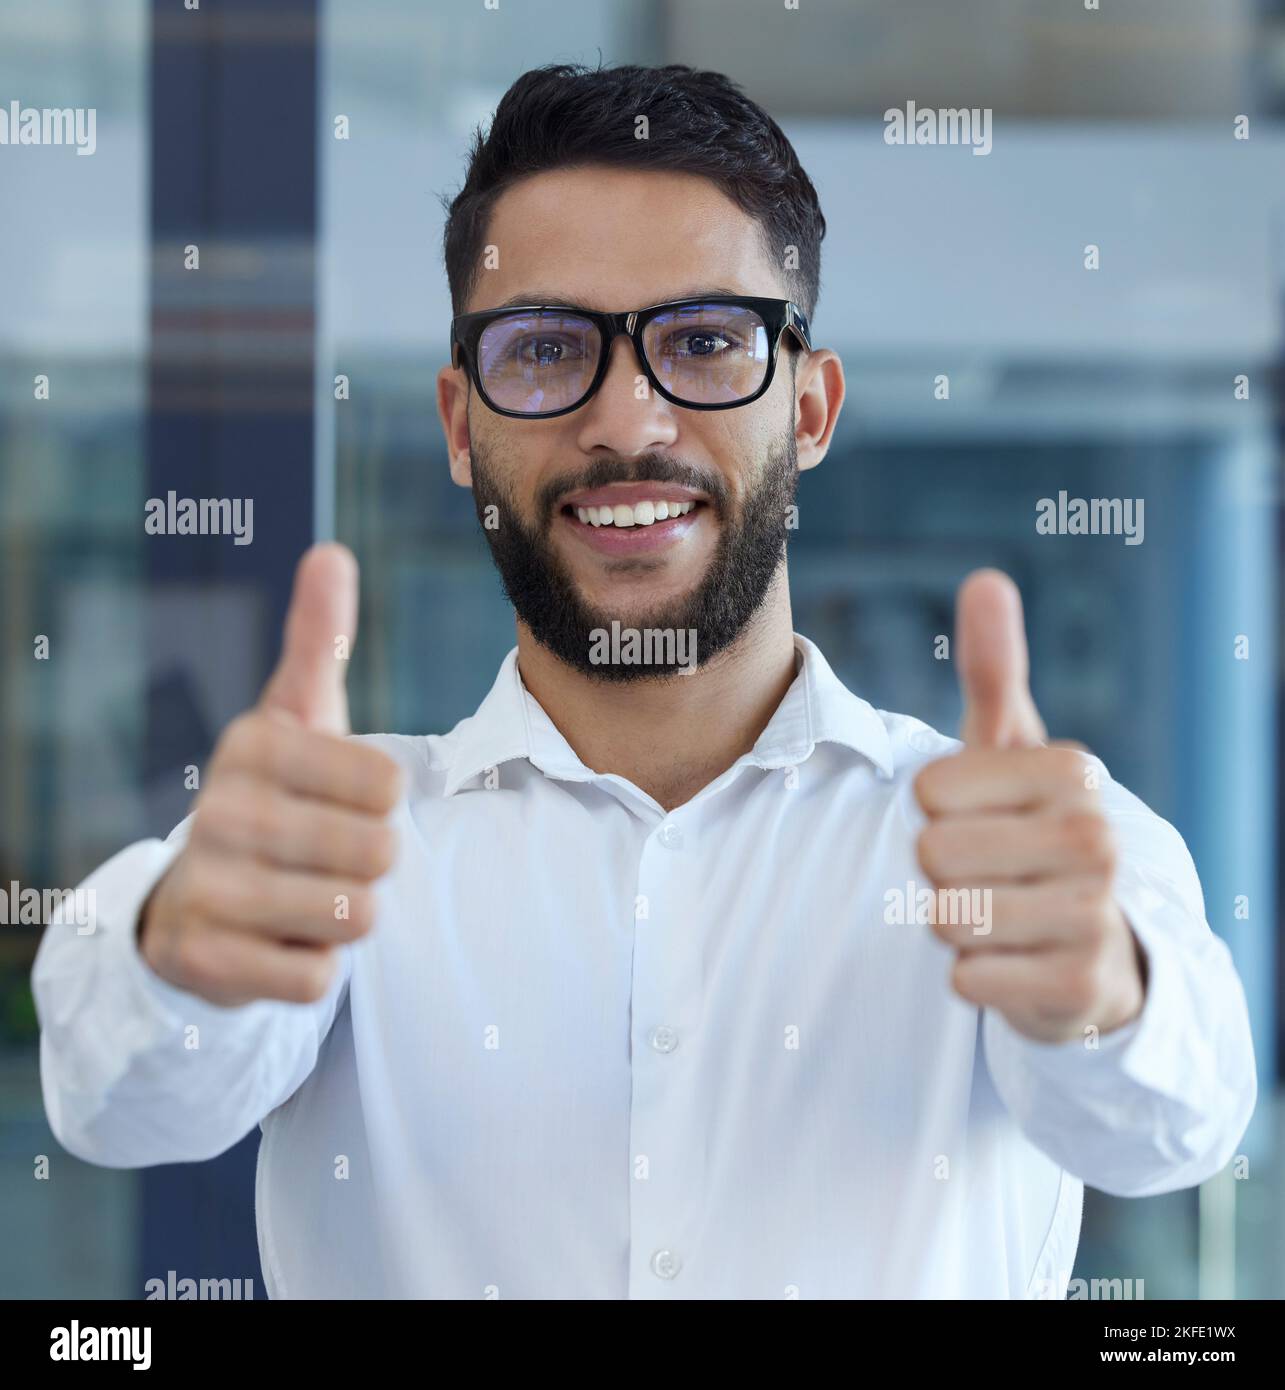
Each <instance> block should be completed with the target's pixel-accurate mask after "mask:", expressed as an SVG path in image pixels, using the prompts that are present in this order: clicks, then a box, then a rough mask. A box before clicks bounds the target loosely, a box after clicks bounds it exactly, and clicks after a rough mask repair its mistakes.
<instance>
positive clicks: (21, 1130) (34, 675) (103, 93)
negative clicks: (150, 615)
mask: <svg viewBox="0 0 1285 1390" xmlns="http://www.w3.org/2000/svg"><path fill="white" fill-rule="evenodd" d="M148 17H149V16H148V6H147V5H146V4H144V3H143V0H119V2H118V3H113V4H111V5H102V4H99V3H96V0H48V3H46V4H42V5H6V6H3V7H0V93H3V95H4V99H5V105H6V110H8V108H9V103H10V101H11V100H16V101H18V102H20V104H21V106H22V107H23V108H31V107H34V108H53V109H57V110H63V109H71V110H74V111H79V112H81V113H84V114H82V116H81V123H80V126H79V127H78V131H79V133H80V134H81V135H83V136H84V137H85V138H84V139H83V140H82V141H81V143H80V144H79V145H76V144H70V145H69V144H61V145H51V144H40V145H25V146H24V145H16V144H13V143H10V144H7V145H4V146H0V607H2V611H3V615H4V622H3V628H2V632H0V643H2V644H3V653H2V657H0V767H3V770H4V776H3V777H0V884H3V885H4V888H5V891H6V894H8V893H9V892H10V885H11V884H12V883H18V884H20V885H22V886H24V887H27V886H31V887H41V888H44V887H50V886H57V887H61V888H70V887H72V886H74V885H75V884H76V883H77V882H78V881H79V880H80V879H81V878H82V877H84V875H85V874H86V873H88V872H89V871H90V870H91V869H92V868H93V867H94V866H95V865H96V864H98V863H100V862H101V861H102V860H104V859H106V858H107V857H109V856H110V855H111V854H113V853H115V851H116V850H117V849H119V848H120V847H121V846H122V845H123V844H124V843H125V842H126V841H127V840H130V839H135V838H138V836H139V835H141V834H142V833H144V830H143V826H144V816H143V810H142V796H141V775H140V768H141V765H142V764H141V759H140V757H139V753H140V750H141V747H142V744H143V740H144V733H145V729H144V723H145V713H146V711H145V708H144V699H143V690H144V676H143V672H144V662H143V654H142V649H141V648H142V640H143V639H142V633H143V608H144V603H145V595H144V590H143V587H142V584H141V576H142V569H143V548H142V543H143V534H142V528H141V525H140V524H139V518H140V517H141V515H142V507H143V497H144V495H145V494H144V490H143V489H144V483H145V475H146V455H145V449H144V439H145V434H146V429H145V425H146V415H145V407H146V395H147V362H146V342H147V109H148V72H147V44H148ZM88 113H92V123H91V117H90V115H89V114H88ZM91 136H92V139H91V138H90V137H91ZM81 149H83V150H85V151H86V153H85V154H83V155H82V154H81V153H79V151H80V150H81ZM42 639H43V640H42ZM38 936H39V928H38V927H36V926H22V925H16V926H15V925H6V926H3V927H0V1229H2V1230H3V1231H4V1233H5V1234H4V1239H2V1240H0V1294H3V1295H5V1296H16V1297H35V1296H42V1295H43V1296H62V1295H71V1294H76V1295H82V1296H90V1297H100V1296H104V1295H112V1294H115V1295H118V1296H126V1295H127V1294H128V1293H129V1292H130V1291H131V1289H132V1284H133V1263H134V1248H135V1243H136V1230H137V1224H138V1202H137V1188H138V1178H137V1175H136V1174H133V1173H122V1172H113V1171H110V1170H107V1169H100V1168H92V1167H90V1166H89V1165H87V1164H83V1163H80V1162H79V1161H78V1160H76V1159H73V1158H71V1157H70V1156H69V1155H68V1154H66V1153H64V1152H63V1151H62V1150H61V1149H60V1148H59V1147H58V1146H57V1144H56V1142H55V1141H54V1140H53V1138H52V1136H51V1135H50V1134H49V1130H48V1127H47V1125H46V1123H45V1117H44V1110H43V1106H42V1104H41V1099H40V1088H39V1078H38V1073H37V1070H36V1038H37V1034H36V1020H35V1013H34V1009H33V1007H32V1002H31V994H30V990H29V988H28V981H29V977H30V971H31V961H32V957H33V955H34V953H35V946H36V941H37V939H38ZM41 1154H44V1155H47V1156H48V1161H49V1177H48V1179H47V1180H40V1179H38V1178H37V1167H38V1156H39V1155H41Z"/></svg>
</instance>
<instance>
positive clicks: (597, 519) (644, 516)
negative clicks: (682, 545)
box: [562, 500, 703, 530]
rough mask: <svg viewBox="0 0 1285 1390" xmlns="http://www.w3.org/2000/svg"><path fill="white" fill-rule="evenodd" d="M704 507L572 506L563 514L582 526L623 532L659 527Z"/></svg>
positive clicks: (675, 504)
mask: <svg viewBox="0 0 1285 1390" xmlns="http://www.w3.org/2000/svg"><path fill="white" fill-rule="evenodd" d="M702 505H703V504H702V503H700V502H697V501H687V502H666V501H664V500H657V501H654V502H653V501H647V500H644V501H641V502H634V503H629V502H617V503H616V504H615V505H614V506H594V507H579V506H574V505H571V504H568V505H567V506H565V507H563V509H562V514H563V516H567V517H574V518H575V519H576V520H577V521H578V522H579V523H580V524H581V525H582V526H593V527H602V526H615V527H618V528H620V529H622V530H624V529H626V528H628V527H630V526H655V525H657V524H658V523H659V522H664V521H672V520H675V519H676V518H678V517H680V516H686V515H687V514H688V512H690V511H693V510H694V509H695V508H697V507H700V506H702Z"/></svg>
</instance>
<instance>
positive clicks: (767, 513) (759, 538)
mask: <svg viewBox="0 0 1285 1390" xmlns="http://www.w3.org/2000/svg"><path fill="white" fill-rule="evenodd" d="M785 439H786V442H785V444H784V446H783V447H781V448H779V449H776V450H772V451H770V452H769V454H768V457H767V458H766V460H765V462H764V465H763V469H762V472H761V475H760V477H759V480H758V482H757V483H756V484H755V486H754V489H753V491H752V492H751V493H750V494H749V495H748V496H747V497H746V499H745V502H744V505H743V507H742V508H741V512H740V515H739V516H737V517H731V516H729V515H728V511H729V506H730V503H729V498H728V495H727V488H726V484H724V483H723V480H722V478H721V477H719V476H717V475H715V474H705V473H701V472H697V471H696V470H695V469H692V468H690V467H688V466H686V465H684V464H681V463H677V462H675V461H674V460H673V459H671V458H669V457H668V456H666V455H645V456H643V457H640V458H638V459H635V460H633V461H632V462H626V461H625V460H623V459H599V460H597V461H595V462H594V463H593V464H591V465H590V466H589V467H588V468H587V469H585V470H584V471H583V472H581V473H577V474H575V475H574V476H570V475H568V476H565V477H558V478H554V479H550V480H549V482H548V483H546V484H545V486H544V487H543V488H541V490H540V494H539V495H538V496H537V498H536V502H535V511H536V517H535V520H536V525H535V526H534V527H531V526H529V525H528V524H527V523H526V521H525V520H524V518H523V516H522V513H521V509H520V508H519V506H518V505H517V502H516V499H515V497H514V494H513V490H512V488H511V487H510V486H509V485H508V481H507V479H506V478H504V477H503V476H502V470H500V469H497V468H493V467H492V466H491V465H492V460H491V456H490V454H489V452H488V451H487V450H486V449H484V448H479V447H478V446H477V444H476V443H475V444H474V445H473V447H472V451H471V452H472V463H473V501H474V505H475V506H476V508H477V514H478V519H479V520H480V521H481V522H482V534H483V535H484V536H485V537H486V541H487V544H488V545H489V546H490V547H491V557H492V559H493V560H494V561H495V567H496V569H498V570H499V572H500V579H501V581H502V582H503V584H504V591H505V593H506V594H507V595H508V597H509V602H510V603H512V605H513V607H514V609H515V610H516V612H517V615H518V617H519V618H520V619H521V620H522V622H524V623H525V624H526V626H527V627H528V628H529V629H530V631H531V634H532V636H533V637H534V638H535V639H536V641H537V642H539V643H540V644H541V646H543V647H546V648H547V649H548V650H549V651H550V652H552V653H553V655H554V656H556V657H557V658H558V659H559V660H560V661H563V662H565V663H566V664H567V665H568V666H570V667H572V668H573V669H574V670H576V671H579V672H581V673H582V674H584V675H586V676H592V677H594V678H596V679H598V680H603V681H635V680H643V679H657V678H661V677H668V676H673V675H676V674H677V673H678V672H679V671H682V670H686V669H687V668H686V666H685V665H684V664H683V663H682V662H680V661H677V660H676V661H668V662H667V661H664V660H655V661H651V662H647V661H637V662H608V663H601V664H598V663H595V662H594V661H593V660H591V652H592V651H593V650H594V647H595V636H594V634H595V632H597V633H602V632H603V631H610V629H611V624H612V622H613V620H614V621H616V622H618V623H620V624H621V626H622V627H626V626H628V627H632V628H635V629H642V628H650V629H659V630H662V631H665V630H668V631H670V632H675V633H677V632H688V631H690V632H694V633H695V635H696V637H695V654H696V658H697V660H698V661H699V662H702V663H703V662H706V661H708V660H709V659H710V658H711V657H712V656H715V655H716V654H717V653H719V652H721V651H723V650H725V649H726V648H727V647H729V646H731V644H732V643H733V642H735V641H736V639H737V638H738V637H739V636H740V635H741V633H742V632H743V631H744V630H745V628H746V626H747V625H748V624H749V622H750V620H751V619H752V618H753V617H754V615H755V614H756V613H757V612H758V611H759V609H760V608H761V607H762V606H763V601H764V599H765V598H766V596H767V592H768V589H769V588H770V586H771V583H772V579H773V577H774V576H775V574H776V571H777V568H778V566H779V565H780V562H781V557H782V556H783V555H784V553H785V543H786V537H787V532H788V509H789V508H790V507H791V506H792V504H793V502H794V498H795V493H796V490H797V487H798V466H797V457H798V456H797V452H796V449H795V442H794V434H793V432H792V431H789V432H787V434H786V437H785ZM641 481H651V482H672V483H678V484H679V485H681V486H687V487H694V488H698V489H700V490H701V491H703V492H705V493H707V494H708V496H709V498H710V502H709V505H710V508H711V510H712V511H713V512H714V513H715V515H716V516H717V517H718V519H719V521H720V522H721V527H720V532H719V539H718V546H717V548H716V550H715V552H714V555H713V557H712V558H711V560H710V563H709V567H708V568H707V569H706V571H705V574H704V576H703V577H702V578H701V579H700V581H699V582H698V583H697V585H696V587H695V588H694V589H693V590H692V591H691V592H690V593H689V594H686V595H684V596H683V597H682V598H679V599H675V600H673V601H671V602H669V603H666V604H663V605H661V606H660V607H659V608H657V609H656V610H655V611H653V612H651V613H647V614H641V613H630V614H628V615H622V614H618V613H616V614H613V613H608V612H605V611H603V610H601V609H598V608H594V607H593V606H592V605H590V604H588V603H586V602H585V600H584V599H583V598H582V596H581V595H580V593H579V591H578V590H577V589H576V586H575V583H574V581H573V580H572V578H571V576H570V574H569V573H568V571H567V568H566V566H565V565H564V564H563V563H562V561H561V560H560V559H559V557H558V555H557V553H556V552H555V551H554V549H553V547H552V545H551V544H550V543H549V532H550V526H551V523H552V522H553V521H554V519H555V517H556V514H557V498H558V497H561V496H565V495H566V493H567V492H568V491H571V490H580V489H586V488H594V487H603V486H605V485H607V484H608V483H621V482H641ZM491 508H494V510H493V511H491V510H489V509H491ZM488 521H489V523H490V524H489V525H488Z"/></svg>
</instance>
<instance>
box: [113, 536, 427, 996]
mask: <svg viewBox="0 0 1285 1390" xmlns="http://www.w3.org/2000/svg"><path fill="white" fill-rule="evenodd" d="M356 625H357V565H356V561H355V560H354V559H353V557H352V554H351V553H350V552H349V551H347V550H346V549H344V548H343V547H342V546H337V545H327V546H314V547H313V549H312V550H310V551H309V552H308V553H307V554H306V555H305V556H304V557H303V559H302V560H301V561H300V563H299V568H298V571H297V573H296V576H295V586H294V593H293V595H292V598H291V602H290V611H289V614H288V616H287V619H286V630H285V642H284V647H283V651H282V656H281V660H280V662H279V664H278V666H277V669H276V671H275V672H274V673H273V675H272V678H271V679H270V680H269V682H268V684H267V686H266V688H265V689H264V692H263V695H262V697H261V698H260V701H259V703H258V705H257V706H256V707H255V708H254V709H252V710H250V711H249V712H248V713H246V714H243V715H241V716H240V717H239V718H237V719H235V720H233V722H232V723H231V724H229V725H228V727H227V728H226V729H225V730H224V732H223V734H222V736H221V737H220V739H219V741H218V743H217V744H216V746H215V749H214V753H213V755H212V757H211V759H210V763H209V767H208V769H207V772H206V778H205V787H204V789H203V790H202V792H201V794H200V796H199V797H198V798H197V801H196V807H195V815H194V818H193V821H192V826H191V833H190V836H189V838H188V842H187V844H186V846H185V847H184V848H183V850H182V851H181V852H180V853H179V855H178V856H177V858H176V859H175V861H174V863H173V864H172V865H171V866H170V869H169V871H168V872H167V873H166V874H165V876H164V877H163V878H162V879H161V881H160V882H159V883H158V884H157V886H156V888H155V889H154V890H153V892H152V894H151V897H150V898H149V900H148V902H147V904H146V905H145V907H144V910H143V912H142V913H141V914H140V925H139V950H140V951H141V953H142V956H143V959H144V960H145V961H146V962H147V963H148V965H149V966H150V967H151V968H152V970H153V971H155V973H156V974H157V975H159V976H160V977H161V978H162V979H165V980H167V981H169V982H170V983H171V984H173V985H176V986H177V987H178V988H180V989H184V990H188V991H190V992H191V993H194V994H198V995H200V996H201V997H202V998H204V999H207V1000H209V1001H210V1002H211V1003H215V1004H222V1005H225V1006H231V1005H236V1004H243V1003H247V1002H249V1001H250V1000H253V999H284V1000H290V1001H293V1002H296V1003H307V1002H310V1001H313V1000H316V999H319V998H321V996H322V995H323V994H324V993H325V992H326V989H327V988H328V987H329V985H330V982H331V980H332V979H333V976H334V971H335V967H336V963H337V951H338V947H339V945H340V944H342V943H344V942H349V941H355V940H357V939H358V938H359V937H362V936H364V935H365V934H366V933H367V932H369V931H370V929H371V927H372V925H373V924H374V914H375V895H374V885H375V883H376V881H377V880H378V879H379V878H380V877H381V876H382V875H383V874H385V873H387V872H388V870H389V869H390V868H391V867H392V865H393V862H394V860H395V858H396V853H397V842H396V832H395V831H394V830H393V828H392V826H391V825H390V824H389V823H388V820H389V815H390V813H391V811H392V810H393V808H394V807H395V806H396V805H397V803H398V801H399V800H400V798H401V795H402V783H403V777H402V772H401V769H400V768H399V767H398V766H397V764H396V763H394V762H393V761H392V759H390V758H388V757H387V756H385V755H384V754H383V753H381V752H379V751H378V750H377V749H374V748H367V747H363V746H362V745H360V744H356V743H353V742H351V741H349V740H348V739H347V738H346V737H345V735H346V734H347V733H348V731H349V730H348V704H347V697H346V694H345V688H344V681H345V672H346V669H347V660H346V658H347V655H348V652H349V651H350V650H351V644H352V640H353V638H354V636H355V634H356Z"/></svg>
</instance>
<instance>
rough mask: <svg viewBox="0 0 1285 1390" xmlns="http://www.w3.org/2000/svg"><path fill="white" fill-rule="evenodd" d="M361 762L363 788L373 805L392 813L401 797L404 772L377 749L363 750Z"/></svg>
mask: <svg viewBox="0 0 1285 1390" xmlns="http://www.w3.org/2000/svg"><path fill="white" fill-rule="evenodd" d="M360 751H361V753H362V759H361V762H360V765H359V766H360V769H361V773H360V775H361V779H362V786H363V787H364V788H365V790H366V792H367V793H368V794H369V797H370V801H371V804H372V805H375V806H378V808H379V809H380V810H381V811H384V812H387V811H391V810H392V809H393V807H394V806H396V805H397V802H398V800H399V798H400V796H401V787H402V770H401V768H400V767H399V766H398V765H397V763H395V762H394V761H393V760H392V758H390V757H389V756H388V755H387V754H386V753H381V752H380V751H379V749H377V748H362V749H361V750H360Z"/></svg>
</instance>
